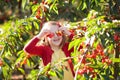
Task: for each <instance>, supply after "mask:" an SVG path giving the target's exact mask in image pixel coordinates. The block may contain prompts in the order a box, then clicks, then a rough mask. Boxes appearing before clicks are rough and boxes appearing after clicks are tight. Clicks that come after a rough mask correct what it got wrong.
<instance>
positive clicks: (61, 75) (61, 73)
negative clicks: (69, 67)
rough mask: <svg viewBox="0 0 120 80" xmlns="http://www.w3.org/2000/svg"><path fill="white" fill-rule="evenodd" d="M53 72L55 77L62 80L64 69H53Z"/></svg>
mask: <svg viewBox="0 0 120 80" xmlns="http://www.w3.org/2000/svg"><path fill="white" fill-rule="evenodd" d="M55 72H56V74H57V77H58V78H59V79H60V80H62V79H63V76H64V71H63V70H62V69H59V70H58V69H55Z"/></svg>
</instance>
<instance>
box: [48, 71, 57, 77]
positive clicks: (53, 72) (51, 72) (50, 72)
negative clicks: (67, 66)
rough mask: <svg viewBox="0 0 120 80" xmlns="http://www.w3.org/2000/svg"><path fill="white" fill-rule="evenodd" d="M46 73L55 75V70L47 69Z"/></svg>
mask: <svg viewBox="0 0 120 80" xmlns="http://www.w3.org/2000/svg"><path fill="white" fill-rule="evenodd" d="M48 74H49V75H50V76H56V73H55V71H53V70H50V71H48Z"/></svg>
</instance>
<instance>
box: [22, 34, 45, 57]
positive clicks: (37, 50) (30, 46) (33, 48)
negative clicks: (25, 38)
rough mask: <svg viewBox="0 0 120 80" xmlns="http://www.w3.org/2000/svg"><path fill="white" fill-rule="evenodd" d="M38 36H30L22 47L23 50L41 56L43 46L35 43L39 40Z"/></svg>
mask: <svg viewBox="0 0 120 80" xmlns="http://www.w3.org/2000/svg"><path fill="white" fill-rule="evenodd" d="M39 40H40V39H39V38H38V37H36V36H35V37H34V38H32V39H31V40H30V41H29V42H28V43H27V44H26V45H25V47H24V48H23V50H24V51H25V52H26V53H28V54H30V55H39V56H41V55H42V53H43V46H37V43H38V42H39Z"/></svg>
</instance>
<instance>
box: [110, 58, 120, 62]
mask: <svg viewBox="0 0 120 80" xmlns="http://www.w3.org/2000/svg"><path fill="white" fill-rule="evenodd" d="M111 60H112V62H120V58H111Z"/></svg>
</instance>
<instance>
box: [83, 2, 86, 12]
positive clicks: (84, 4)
mask: <svg viewBox="0 0 120 80" xmlns="http://www.w3.org/2000/svg"><path fill="white" fill-rule="evenodd" d="M85 8H87V5H86V3H85V2H84V3H83V7H82V10H84V9H85Z"/></svg>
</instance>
